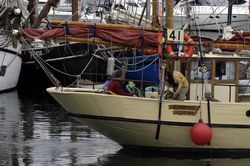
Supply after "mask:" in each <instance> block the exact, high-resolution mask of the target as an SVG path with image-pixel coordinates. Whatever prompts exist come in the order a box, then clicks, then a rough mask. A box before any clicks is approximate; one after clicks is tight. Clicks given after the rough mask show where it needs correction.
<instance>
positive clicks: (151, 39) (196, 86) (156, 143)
mask: <svg viewBox="0 0 250 166" xmlns="http://www.w3.org/2000/svg"><path fill="white" fill-rule="evenodd" d="M170 19H171V18H170ZM55 24H56V23H55ZM71 25H72V27H71V28H70V31H71V32H72V33H71V36H67V39H68V40H78V41H81V42H89V41H91V42H93V43H102V44H107V45H108V44H116V45H123V46H127V47H134V46H136V47H137V48H140V47H141V46H142V44H143V49H149V50H156V51H157V53H158V56H159V55H160V56H159V59H160V60H159V63H158V64H159V66H158V71H156V72H155V73H154V75H152V77H153V76H158V79H159V84H158V86H157V87H156V89H159V90H156V91H151V92H150V91H149V93H151V94H152V93H153V94H155V95H146V93H147V91H146V90H145V96H144V95H142V96H140V97H134V96H121V95H115V94H107V93H103V90H102V89H91V88H78V87H75V88H72V87H62V86H60V84H57V85H56V86H55V87H50V88H48V89H47V92H48V93H49V94H50V95H51V96H52V97H53V98H55V100H56V101H58V103H59V104H60V105H62V106H63V108H65V110H66V111H68V112H69V113H70V115H71V116H73V117H74V118H76V119H77V120H78V121H80V122H82V123H85V124H87V125H88V126H89V127H91V128H93V129H95V130H96V131H98V132H100V133H102V134H103V135H105V136H107V137H108V138H110V139H112V140H114V141H115V142H117V143H119V144H120V145H122V146H123V147H124V148H139V149H149V150H152V149H161V150H166V151H168V150H181V151H183V150H188V151H198V152H206V153H209V152H221V151H230V152H231V151H237V152H240V151H241V152H246V151H247V152H249V150H250V143H249V141H248V138H249V137H250V132H249V131H250V121H249V116H250V110H249V108H250V104H249V92H246V91H244V92H242V91H239V87H240V85H239V80H241V79H248V78H249V74H248V70H243V69H245V68H243V67H242V64H244V66H245V67H247V66H248V64H249V62H250V59H249V57H246V56H240V55H236V54H214V53H206V54H202V55H199V54H198V55H193V54H190V55H188V56H181V54H180V55H179V54H175V55H174V56H170V54H169V52H166V51H165V48H169V47H166V46H169V45H170V46H172V42H174V41H175V40H177V42H178V43H180V42H181V43H183V40H184V37H183V36H184V35H183V32H182V31H180V30H177V31H176V30H171V29H170V28H169V27H168V31H161V30H160V29H158V28H152V27H150V28H149V27H147V28H145V27H143V28H142V27H141V26H128V25H110V24H97V23H96V24H95V23H93V24H91V23H79V22H72V23H71ZM79 29H80V31H81V33H79V31H77V30H79ZM35 32H36V34H38V35H37V36H43V37H47V38H51V37H55V35H56V34H57V35H58V36H57V37H58V38H60V37H62V34H61V33H59V32H61V29H58V28H55V29H53V32H54V33H53V34H52V33H51V31H50V32H46V31H39V32H38V31H37V30H33V29H23V30H22V34H23V35H24V36H26V37H32V36H30V35H29V34H35ZM93 34H94V36H93ZM121 34H122V35H121ZM78 35H80V36H81V37H80V38H79V36H78ZM84 36H92V38H84ZM33 37H34V36H33ZM170 40H171V42H170V43H169V41H170ZM188 40H189V39H188ZM166 43H168V44H167V45H166ZM199 45H200V44H199ZM188 47H189V48H192V45H188ZM171 51H172V50H171ZM186 53H187V52H186ZM163 57H165V59H164V58H163ZM175 60H177V61H179V62H183V63H181V64H179V65H178V63H177V65H176V64H175ZM167 62H170V63H167ZM168 64H170V65H168ZM174 65H176V66H177V68H180V69H181V70H184V71H182V73H185V75H186V77H187V78H188V80H189V83H190V86H189V87H190V88H189V89H190V90H189V94H188V96H187V99H186V100H184V101H180V100H173V99H171V98H169V97H167V98H166V97H164V95H163V94H164V90H165V88H164V80H165V79H164V77H165V71H166V70H165V69H166V68H167V69H169V66H170V67H171V66H174ZM178 66H179V67H178ZM182 66H184V67H185V68H182ZM246 69H247V68H246ZM134 85H135V86H138V84H134ZM139 85H140V84H139ZM154 85H155V84H154ZM154 85H152V84H151V85H148V84H147V86H154ZM147 86H141V87H143V88H145V89H146V88H148V87H147Z"/></svg>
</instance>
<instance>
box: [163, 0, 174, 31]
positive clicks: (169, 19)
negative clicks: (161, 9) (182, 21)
mask: <svg viewBox="0 0 250 166" xmlns="http://www.w3.org/2000/svg"><path fill="white" fill-rule="evenodd" d="M166 9H167V13H166V22H165V24H166V25H165V27H166V28H168V29H173V27H174V26H173V22H174V19H173V17H174V16H173V12H174V3H173V0H166Z"/></svg>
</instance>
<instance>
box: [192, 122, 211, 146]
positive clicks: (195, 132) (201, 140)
mask: <svg viewBox="0 0 250 166" xmlns="http://www.w3.org/2000/svg"><path fill="white" fill-rule="evenodd" d="M190 136H191V138H192V141H193V142H194V143H195V144H196V145H207V144H209V142H210V141H211V139H212V130H211V128H210V127H209V126H208V125H206V124H205V123H203V122H198V123H196V124H195V125H194V126H193V127H192V128H191V130H190Z"/></svg>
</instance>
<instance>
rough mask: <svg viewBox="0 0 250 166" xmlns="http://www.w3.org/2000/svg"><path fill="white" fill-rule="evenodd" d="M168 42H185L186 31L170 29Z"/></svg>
mask: <svg viewBox="0 0 250 166" xmlns="http://www.w3.org/2000/svg"><path fill="white" fill-rule="evenodd" d="M167 34H168V37H167V41H173V42H183V40H184V31H183V30H179V29H168V32H167Z"/></svg>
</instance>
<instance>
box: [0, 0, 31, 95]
mask: <svg viewBox="0 0 250 166" xmlns="http://www.w3.org/2000/svg"><path fill="white" fill-rule="evenodd" d="M21 9H23V4H22V2H18V1H15V0H14V1H2V2H1V8H0V11H1V12H0V17H1V19H0V27H1V31H0V32H1V33H0V37H1V40H0V82H1V84H0V92H3V91H7V90H11V89H14V88H16V86H17V83H18V79H19V74H20V70H21V64H22V59H21V45H20V42H19V41H20V35H19V33H18V29H19V28H20V26H21V21H22V17H25V16H27V13H25V11H23V12H21Z"/></svg>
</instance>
